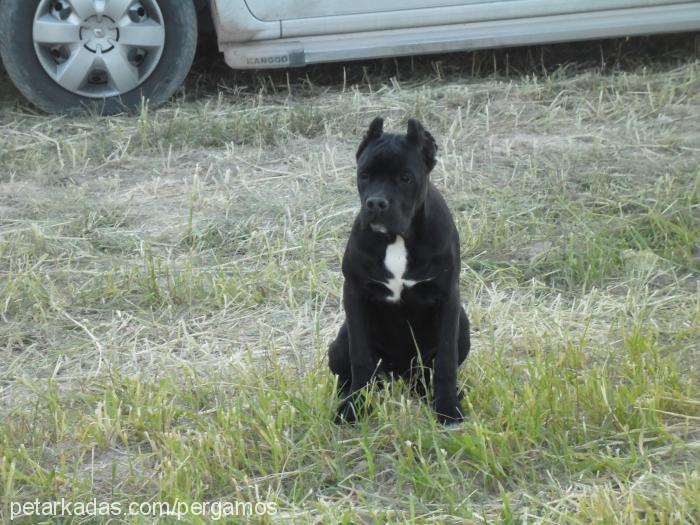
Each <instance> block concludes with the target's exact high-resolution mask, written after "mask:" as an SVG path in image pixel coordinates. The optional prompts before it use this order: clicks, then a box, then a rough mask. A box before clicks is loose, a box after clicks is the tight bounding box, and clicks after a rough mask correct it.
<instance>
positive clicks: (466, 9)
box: [246, 0, 679, 38]
mask: <svg viewBox="0 0 700 525" xmlns="http://www.w3.org/2000/svg"><path fill="white" fill-rule="evenodd" d="M678 3H679V0H571V1H567V2H564V1H562V0H384V1H380V0H353V1H348V0H246V4H247V6H248V8H249V9H250V12H251V13H252V14H253V16H255V17H256V18H257V19H259V20H261V21H280V23H281V33H282V35H281V36H282V37H283V38H284V37H300V36H309V35H324V34H334V33H355V32H361V31H379V30H386V29H403V28H411V27H424V26H441V25H450V24H460V23H468V22H479V21H498V20H509V19H522V18H529V17H538V16H548V15H564V14H572V13H585V12H594V11H605V10H611V9H625V8H635V7H650V6H658V5H664V4H678Z"/></svg>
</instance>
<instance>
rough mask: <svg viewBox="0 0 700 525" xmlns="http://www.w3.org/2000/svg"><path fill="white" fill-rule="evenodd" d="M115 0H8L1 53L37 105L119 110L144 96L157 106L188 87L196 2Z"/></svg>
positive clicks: (53, 109) (0, 21) (57, 109)
mask: <svg viewBox="0 0 700 525" xmlns="http://www.w3.org/2000/svg"><path fill="white" fill-rule="evenodd" d="M113 1H114V0H108V2H106V3H104V2H100V1H99V0H2V3H1V5H2V17H1V18H0V57H1V58H2V61H3V63H4V66H5V69H6V71H7V73H8V75H9V76H10V78H11V80H12V81H13V83H14V84H15V86H17V89H18V90H19V91H20V92H21V93H22V94H23V95H24V96H25V97H26V98H27V99H28V100H29V101H30V102H31V103H32V104H34V105H35V106H36V107H38V108H39V109H41V110H43V111H45V112H47V113H54V114H69V115H70V114H77V113H83V112H93V113H98V114H103V115H112V114H117V113H122V112H131V111H134V110H138V109H139V108H140V107H141V106H142V104H143V101H144V100H146V101H147V103H148V106H149V107H151V108H153V107H157V106H159V105H161V104H163V103H164V102H166V101H167V100H168V99H169V98H170V97H171V96H172V95H173V94H174V93H175V91H176V90H177V89H178V88H179V87H180V86H181V84H182V83H183V81H184V80H185V77H186V76H187V73H188V72H189V70H190V67H191V65H192V61H193V59H194V55H195V51H196V47H197V13H196V10H195V6H194V3H193V2H192V1H191V0H123V1H122V0H119V1H117V2H114V4H110V2H113ZM105 5H106V6H108V7H105ZM125 6H126V7H125ZM122 8H123V9H124V11H123V12H121V11H118V9H122ZM91 9H104V11H105V12H106V11H107V10H110V14H112V13H111V10H114V15H115V16H113V17H112V18H113V19H112V18H110V17H108V16H107V15H106V14H104V12H99V13H98V14H94V13H95V11H91ZM81 10H82V12H81ZM120 12H121V13H122V14H121V15H119V14H118V13H120ZM66 13H67V14H66ZM91 13H93V14H91ZM64 15H65V17H64ZM87 15H90V16H87ZM38 21H39V22H38ZM38 23H41V24H46V23H48V24H49V25H48V26H44V25H42V26H38V25H36V24H38ZM127 26H128V27H127ZM43 27H50V28H52V31H42V28H43ZM59 27H60V29H61V33H60V37H58V36H54V32H53V28H59ZM66 30H67V32H66ZM127 30H129V32H128V33H127ZM68 33H70V36H65V35H66V34H68ZM55 34H56V35H58V34H59V33H58V32H56V33H55ZM37 35H41V36H37ZM47 35H50V36H47ZM126 35H130V37H127V36H126ZM153 35H155V36H153ZM46 39H49V40H50V42H53V39H59V40H66V42H65V43H60V44H56V45H54V44H53V43H48V44H47V43H46V42H44V40H46ZM134 42H135V44H134ZM47 46H48V47H47ZM110 46H111V47H110ZM140 46H141V47H140ZM117 51H119V53H117ZM93 55H94V56H93ZM52 59H53V60H55V64H53V63H52V62H51V60H52ZM81 61H82V63H81ZM88 63H89V64H90V65H87V64H88ZM95 64H98V65H95ZM69 65H70V66H71V67H70V68H69V67H68V66H69ZM146 66H148V67H146ZM91 68H92V69H91ZM68 72H70V75H68ZM81 77H82V78H81Z"/></svg>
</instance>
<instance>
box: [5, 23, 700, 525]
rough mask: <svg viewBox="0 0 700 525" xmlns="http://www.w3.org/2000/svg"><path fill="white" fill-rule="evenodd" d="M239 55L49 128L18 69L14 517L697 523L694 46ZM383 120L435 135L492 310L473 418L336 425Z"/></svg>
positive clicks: (699, 145) (8, 350) (11, 160)
mask: <svg viewBox="0 0 700 525" xmlns="http://www.w3.org/2000/svg"><path fill="white" fill-rule="evenodd" d="M562 64H566V65H562ZM213 66H214V67H212V64H209V63H206V61H205V60H204V59H202V60H200V63H199V69H197V70H195V72H194V73H193V74H192V75H191V78H190V79H189V81H188V85H187V86H186V88H185V89H184V90H183V92H182V93H181V94H180V95H179V97H178V98H177V99H176V100H174V101H173V103H172V104H171V105H170V106H169V107H166V108H164V109H162V110H159V111H158V112H150V111H148V110H147V109H146V108H144V110H143V111H141V112H140V114H139V115H136V116H133V117H130V116H120V117H113V118H97V117H90V116H88V117H83V118H78V119H65V118H54V117H46V116H43V115H38V114H35V113H34V112H33V111H32V110H31V109H30V108H28V107H26V106H24V105H23V104H22V102H21V101H20V99H19V96H18V95H16V94H15V92H14V91H13V90H12V88H11V87H10V86H9V83H8V81H7V80H6V79H4V78H0V94H1V95H2V103H1V104H0V166H2V171H1V172H0V317H1V319H2V321H0V417H1V418H2V426H0V497H1V498H2V500H1V502H2V505H1V506H0V509H1V510H0V511H1V512H2V515H3V518H2V519H4V520H5V521H9V513H10V507H11V505H12V503H14V502H24V501H33V500H34V499H39V500H51V499H60V497H66V498H69V499H72V500H75V501H88V500H90V499H91V498H93V497H97V498H98V499H101V500H105V501H130V500H138V501H142V500H173V499H175V498H179V500H180V501H188V502H191V501H205V500H206V501H212V500H218V499H223V500H248V501H251V500H255V499H259V500H263V499H264V500H268V501H272V502H274V503H275V504H276V505H277V508H278V509H279V512H278V513H277V514H276V515H275V516H272V517H267V518H255V520H260V521H263V522H266V521H274V522H298V523H309V522H324V523H325V522H327V523H385V522H401V523H403V522H417V523H424V522H437V523H445V522H453V523H472V522H476V523H479V522H481V523H493V522H498V521H502V522H504V523H515V522H518V523H522V522H528V523H529V522H533V523H536V522H542V523H551V522H556V523H591V522H594V521H595V522H600V523H630V524H632V523H648V522H654V523H698V522H700V504H699V503H698V501H700V500H698V498H697V494H698V493H700V468H699V464H700V381H699V379H700V374H699V373H698V363H699V362H700V361H699V358H700V346H699V344H698V341H700V281H699V277H700V248H698V246H699V245H700V167H699V166H700V127H699V126H698V122H700V61H698V46H697V38H696V37H695V36H694V35H690V36H689V35H684V36H682V37H666V38H661V37H660V38H656V39H650V40H646V39H637V40H633V41H630V42H623V41H609V42H605V43H603V44H600V45H599V44H590V45H586V46H558V47H557V46H553V47H550V48H548V49H539V48H529V49H524V50H508V51H499V52H495V53H479V54H477V53H474V54H469V55H449V56H444V57H437V58H435V57H434V58H432V59H431V58H424V59H420V60H419V59H401V60H396V61H393V60H387V61H379V62H371V63H369V64H366V65H365V66H363V65H348V66H342V65H332V66H325V67H322V68H314V69H309V70H299V71H289V72H274V73H272V74H270V75H262V74H261V75H256V74H253V73H235V72H230V71H228V70H225V69H224V68H222V66H221V65H220V64H219V63H215V64H213ZM375 115H384V116H385V117H387V119H388V127H389V128H393V129H400V128H401V127H402V126H403V125H404V124H405V121H406V119H407V118H408V117H410V116H415V117H418V118H420V119H421V120H422V121H423V122H424V124H425V125H426V127H427V128H428V129H430V130H431V131H432V132H433V134H434V135H435V136H436V137H437V138H438V142H439V145H440V161H439V164H438V167H437V169H436V172H435V174H434V180H435V182H436V183H437V185H438V186H439V187H440V188H441V189H442V191H443V192H444V193H445V195H446V197H447V199H448V202H449V204H450V206H451V208H452V210H453V211H454V214H455V218H456V220H457V223H458V226H459V229H460V232H461V238H462V261H463V273H462V279H461V284H462V293H463V299H464V301H465V303H466V305H467V309H468V312H469V314H470V317H471V319H472V323H473V334H472V336H473V339H472V340H473V346H474V352H473V354H472V355H471V356H470V358H469V360H468V363H467V365H466V366H465V367H464V369H463V370H462V376H461V377H462V381H463V382H464V383H466V384H467V385H468V386H469V393H468V396H467V399H466V401H465V403H466V405H465V406H466V407H467V408H468V414H469V417H468V422H467V423H465V424H464V425H463V427H461V428H460V430H459V431H458V432H444V431H442V430H441V429H440V428H439V427H438V426H437V425H436V423H435V422H434V420H433V417H432V415H431V414H430V411H429V410H428V409H427V407H425V406H424V405H423V404H421V403H420V402H418V401H417V400H415V399H412V398H410V397H407V395H406V391H405V390H404V389H403V388H402V387H400V386H399V387H398V388H395V389H393V390H392V391H382V392H377V393H376V395H377V396H380V397H381V398H383V402H382V403H380V404H379V405H378V406H379V408H378V413H377V414H375V415H374V416H373V417H372V418H370V419H369V420H368V421H367V422H365V423H363V424H361V425H359V426H357V427H354V428H338V427H336V426H334V425H333V424H332V423H331V414H332V411H333V409H334V399H333V395H332V390H333V380H332V377H331V376H330V373H329V372H328V371H327V365H326V363H325V360H324V358H325V355H324V353H325V348H326V345H327V343H328V342H329V341H330V340H331V338H332V337H333V335H334V332H335V331H336V330H337V327H338V325H339V323H340V320H341V318H342V311H341V307H340V293H341V284H342V280H341V275H340V270H339V261H340V257H341V254H342V250H343V247H344V243H345V240H346V236H347V233H348V231H349V226H350V224H351V220H352V217H353V214H354V213H355V212H356V208H357V203H356V196H355V193H354V191H355V190H354V180H353V177H354V164H353V160H354V148H355V147H356V145H357V143H358V139H359V137H360V135H361V133H362V131H363V130H364V127H365V126H366V125H367V123H368V122H369V121H370V120H371V119H372V117H374V116H375ZM123 519H124V520H125V521H128V522H133V523H139V522H141V521H139V518H136V517H123ZM141 519H144V518H141ZM168 519H170V518H164V519H163V520H162V521H163V522H168V521H167V520H168ZM187 519H188V520H190V521H191V522H198V521H197V518H196V517H194V516H189V517H188V518H187ZM209 519H211V516H210V518H209ZM209 519H205V520H203V521H204V522H207V521H209ZM255 520H254V521H255ZM67 521H68V522H72V521H75V522H85V521H86V520H85V519H84V518H83V519H82V520H79V519H77V518H73V519H72V520H71V519H67ZM88 521H89V520H88ZM97 521H98V522H101V521H99V520H97ZM148 521H149V522H150V521H151V520H150V519H149V520H148ZM27 522H33V520H32V519H27Z"/></svg>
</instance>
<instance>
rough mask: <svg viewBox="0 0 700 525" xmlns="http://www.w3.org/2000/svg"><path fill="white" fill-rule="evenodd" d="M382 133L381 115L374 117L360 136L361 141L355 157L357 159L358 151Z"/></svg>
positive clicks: (382, 122) (360, 151) (382, 120)
mask: <svg viewBox="0 0 700 525" xmlns="http://www.w3.org/2000/svg"><path fill="white" fill-rule="evenodd" d="M382 133H384V119H383V118H382V117H376V118H375V119H374V120H373V121H372V122H371V123H370V125H369V128H367V131H366V132H365V136H364V137H362V142H360V146H359V147H358V148H357V153H355V158H356V159H359V158H360V153H362V151H363V150H364V149H365V148H366V147H367V144H369V143H370V142H372V141H373V140H376V139H378V138H379V137H381V136H382Z"/></svg>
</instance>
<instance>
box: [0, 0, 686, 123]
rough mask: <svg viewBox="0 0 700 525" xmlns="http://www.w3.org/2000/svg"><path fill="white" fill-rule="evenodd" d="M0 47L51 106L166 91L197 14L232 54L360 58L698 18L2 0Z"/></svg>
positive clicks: (271, 58) (619, 10)
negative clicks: (209, 22)
mask: <svg viewBox="0 0 700 525" xmlns="http://www.w3.org/2000/svg"><path fill="white" fill-rule="evenodd" d="M0 10H1V11H0V13H2V17H1V18H0V57H2V61H3V64H4V66H5V69H6V70H7V72H8V74H9V76H10V78H11V79H12V80H13V82H14V83H15V85H16V86H17V88H18V89H19V90H20V91H21V92H22V93H23V94H24V95H25V96H26V97H27V99H29V100H30V101H31V102H32V103H33V104H35V105H36V106H38V107H39V108H41V109H43V110H44V111H47V112H50V113H76V112H80V111H84V110H85V109H91V110H95V111H98V112H101V113H105V114H112V113H117V112H121V111H129V110H134V109H136V108H138V107H139V106H140V105H141V104H143V103H144V101H146V100H147V101H148V103H149V105H150V107H154V106H157V105H159V104H162V103H163V102H165V101H166V100H167V99H168V98H169V97H170V96H171V95H172V94H173V93H174V92H175V90H177V88H178V87H179V86H180V84H181V83H182V82H183V80H184V79H185V77H186V75H187V73H188V71H189V69H190V66H191V64H192V59H193V57H194V52H195V48H196V45H197V38H198V27H199V24H201V23H202V20H205V21H211V22H212V23H213V26H214V28H215V31H216V36H217V39H218V43H219V48H220V50H221V51H222V52H223V54H224V57H225V59H226V62H227V64H228V65H230V66H231V67H233V68H241V69H252V68H254V69H262V68H287V67H295V66H304V65H306V64H315V63H320V62H332V61H341V60H343V61H344V60H356V59H363V58H375V57H389V56H399V55H412V54H424V53H438V52H445V51H460V50H470V49H479V48H493V47H499V46H513V45H523V44H540V43H547V42H562V41H571V40H583V39H592V38H603V37H611V36H622V35H638V34H650V33H667V32H677V31H691V30H697V29H700V0H695V1H679V0H571V1H561V0H384V1H378V0H353V1H351V2H349V1H347V0H324V1H311V0H0Z"/></svg>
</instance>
